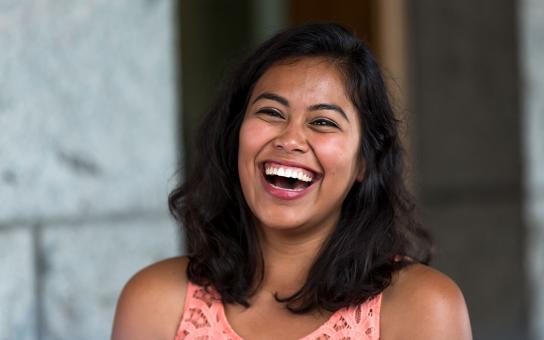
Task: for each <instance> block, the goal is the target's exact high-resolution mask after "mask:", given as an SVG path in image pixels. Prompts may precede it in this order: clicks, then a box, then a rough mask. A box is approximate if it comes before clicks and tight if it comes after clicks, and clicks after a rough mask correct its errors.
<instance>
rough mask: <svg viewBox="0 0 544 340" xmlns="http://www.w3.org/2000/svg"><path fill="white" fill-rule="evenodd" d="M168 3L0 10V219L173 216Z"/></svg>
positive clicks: (98, 2)
mask: <svg viewBox="0 0 544 340" xmlns="http://www.w3.org/2000/svg"><path fill="white" fill-rule="evenodd" d="M172 7H173V1H171V0H156V1H146V0H117V1H103V0H88V1H57V0H41V1H37V0H20V1H8V3H7V4H6V3H5V2H2V3H1V4H0V46H2V48H1V51H2V52H1V53H0V74H1V77H0V131H1V133H0V188H1V194H0V220H12V219H15V220H30V219H34V218H37V217H41V218H43V217H50V216H55V217H57V216H78V215H96V214H110V213H116V212H123V211H129V210H131V209H138V210H145V211H150V210H151V211H153V210H157V209H162V210H164V209H165V207H166V196H167V194H168V187H169V186H168V181H169V180H170V179H171V178H172V177H173V174H174V171H175V163H176V151H175V148H176V136H175V134H176V133H175V131H176V130H177V129H176V123H177V122H176V119H175V116H176V108H175V106H176V103H175V68H174V65H175V56H174V38H173V31H174V25H173V22H172V17H173V14H172Z"/></svg>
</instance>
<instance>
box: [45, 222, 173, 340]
mask: <svg viewBox="0 0 544 340" xmlns="http://www.w3.org/2000/svg"><path fill="white" fill-rule="evenodd" d="M43 251H44V262H45V270H44V277H43V284H44V289H43V294H44V296H43V298H44V301H43V306H44V313H43V316H44V320H43V324H44V330H43V338H44V339H50V340H63V339H78V340H85V339H89V340H90V339H108V338H109V337H110V334H111V326H112V321H113V316H114V311H115V305H116V302H117V298H118V297H119V294H120V292H121V289H122V287H123V285H124V284H125V283H126V282H127V281H128V279H129V278H130V277H131V276H132V275H133V274H134V273H136V272H137V271H138V270H139V269H141V268H143V267H144V266H147V265H149V264H151V263H153V262H156V261H158V260H160V259H163V258H167V257H172V256H175V255H177V254H178V253H179V252H178V236H177V232H176V228H175V227H174V226H173V223H172V222H171V221H170V220H169V219H167V218H165V219H163V220H151V219H149V220H129V221H119V222H117V223H115V222H104V223H96V224H86V225H79V226H76V225H74V226H72V225H70V226H61V227H55V226H51V227H49V228H46V229H45V230H44V232H43Z"/></svg>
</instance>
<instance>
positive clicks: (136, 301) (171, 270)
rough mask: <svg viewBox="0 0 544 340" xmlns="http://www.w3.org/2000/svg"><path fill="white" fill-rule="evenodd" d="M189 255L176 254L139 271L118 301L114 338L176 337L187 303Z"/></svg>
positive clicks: (115, 339)
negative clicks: (174, 256) (187, 256)
mask: <svg viewBox="0 0 544 340" xmlns="http://www.w3.org/2000/svg"><path fill="white" fill-rule="evenodd" d="M187 263H188V259H187V258H185V257H176V258H171V259H167V260H163V261H160V262H157V263H155V264H152V265H150V266H148V267H146V268H144V269H142V270H141V271H139V272H138V273H136V274H135V275H134V276H133V277H132V278H131V279H130V280H129V281H128V282H127V284H126V285H125V287H124V288H123V291H122V293H121V295H120V297H119V301H118V302H117V310H116V312H115V320H114V323H113V331H112V339H113V340H123V339H131V340H133V339H169V340H171V339H173V338H174V336H175V333H176V330H177V326H178V323H179V321H180V318H181V314H182V312H183V307H184V303H185V291H186V287H187V277H186V274H185V271H186V268H187Z"/></svg>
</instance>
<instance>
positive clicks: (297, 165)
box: [261, 159, 321, 180]
mask: <svg viewBox="0 0 544 340" xmlns="http://www.w3.org/2000/svg"><path fill="white" fill-rule="evenodd" d="M265 163H277V164H280V165H285V166H290V167H294V168H301V169H304V170H307V171H310V172H311V173H313V174H314V180H315V179H316V178H318V177H320V175H321V173H320V172H319V171H317V170H315V169H312V168H310V167H308V166H307V165H304V164H301V163H297V162H293V161H289V160H285V159H281V160H280V159H267V160H264V161H263V162H262V163H261V168H263V169H264V164H265Z"/></svg>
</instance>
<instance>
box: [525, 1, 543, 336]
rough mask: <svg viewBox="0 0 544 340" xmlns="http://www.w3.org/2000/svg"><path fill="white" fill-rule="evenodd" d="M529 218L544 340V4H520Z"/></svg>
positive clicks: (534, 320) (530, 258) (534, 313)
mask: <svg viewBox="0 0 544 340" xmlns="http://www.w3.org/2000/svg"><path fill="white" fill-rule="evenodd" d="M519 29H520V35H519V37H520V42H521V49H520V51H521V60H520V64H521V66H522V68H521V74H522V82H521V84H522V93H523V95H522V101H523V125H522V126H523V131H524V133H523V142H524V156H525V174H524V186H525V203H526V206H525V214H526V222H527V227H528V232H527V246H526V255H527V262H526V268H527V269H528V272H529V283H530V288H531V289H530V293H531V299H530V301H531V306H530V307H531V308H530V310H529V322H530V332H531V338H532V339H535V340H536V339H544V288H543V287H544V64H543V61H544V2H542V1H538V0H523V1H521V2H520V10H519Z"/></svg>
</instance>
